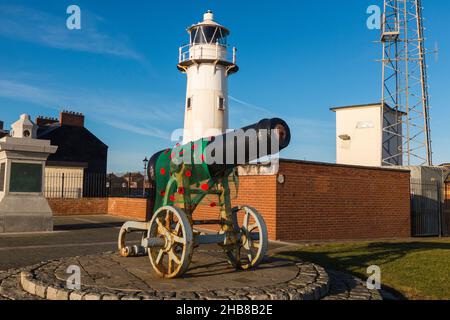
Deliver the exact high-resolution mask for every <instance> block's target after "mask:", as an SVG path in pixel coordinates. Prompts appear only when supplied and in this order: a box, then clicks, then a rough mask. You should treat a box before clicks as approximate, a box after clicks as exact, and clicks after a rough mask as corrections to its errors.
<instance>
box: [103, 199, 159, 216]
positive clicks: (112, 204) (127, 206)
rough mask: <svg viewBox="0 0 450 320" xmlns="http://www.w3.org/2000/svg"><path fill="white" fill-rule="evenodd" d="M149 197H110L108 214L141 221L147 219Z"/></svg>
mask: <svg viewBox="0 0 450 320" xmlns="http://www.w3.org/2000/svg"><path fill="white" fill-rule="evenodd" d="M149 205H150V204H149V203H148V201H147V199H138V198H137V199H134V198H108V210H107V212H108V214H110V215H113V216H123V217H128V218H130V219H135V220H139V221H145V220H146V213H147V212H148V211H149Z"/></svg>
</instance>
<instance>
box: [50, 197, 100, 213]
mask: <svg viewBox="0 0 450 320" xmlns="http://www.w3.org/2000/svg"><path fill="white" fill-rule="evenodd" d="M47 201H48V204H49V205H50V208H51V209H52V211H53V215H55V216H66V215H88V214H106V213H108V199H106V198H81V199H47Z"/></svg>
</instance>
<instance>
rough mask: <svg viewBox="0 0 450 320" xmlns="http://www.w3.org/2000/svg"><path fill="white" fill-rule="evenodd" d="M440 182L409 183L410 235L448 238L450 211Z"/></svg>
mask: <svg viewBox="0 0 450 320" xmlns="http://www.w3.org/2000/svg"><path fill="white" fill-rule="evenodd" d="M446 206H449V203H448V200H447V201H446V189H445V186H444V185H442V183H441V182H435V183H424V182H421V181H418V180H412V181H411V222H412V234H413V236H417V237H428V236H449V235H450V223H449V222H450V210H448V208H446Z"/></svg>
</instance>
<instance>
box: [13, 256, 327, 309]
mask: <svg viewBox="0 0 450 320" xmlns="http://www.w3.org/2000/svg"><path fill="white" fill-rule="evenodd" d="M197 255H198V253H197ZM203 256H204V257H206V258H208V259H210V260H213V263H212V264H211V265H213V264H215V263H217V264H220V261H214V259H211V256H208V254H203ZM82 258H84V260H83V259H82ZM117 258H118V255H117V254H116V253H105V254H102V255H92V256H85V257H78V261H80V259H82V261H85V262H84V263H82V268H83V269H84V268H85V267H86V265H87V264H88V263H91V264H92V265H91V266H90V267H91V269H90V270H93V269H95V267H96V264H99V263H100V261H103V262H102V263H105V262H104V261H105V260H106V261H108V262H109V261H111V262H115V261H116V260H117ZM145 258H146V259H147V262H148V264H149V261H148V258H147V257H145ZM70 259H74V258H64V259H58V260H53V261H49V262H45V263H41V264H39V265H35V266H31V267H28V268H26V270H22V271H21V273H20V284H21V286H22V288H23V290H24V291H25V292H26V293H28V294H29V295H31V296H35V297H36V298H40V299H47V300H319V299H322V298H324V297H325V296H327V295H328V292H329V289H330V282H329V276H328V274H327V272H326V271H325V270H324V269H323V268H322V267H320V266H318V265H315V264H312V263H306V262H296V263H294V262H291V261H286V262H288V263H287V264H281V265H277V264H276V262H277V261H279V260H277V261H275V262H274V261H269V262H266V263H265V264H263V265H262V266H261V268H258V269H256V270H253V271H242V272H239V276H240V277H241V278H242V280H245V278H248V280H249V282H251V280H252V279H253V278H255V279H263V278H264V277H265V273H267V278H269V279H270V278H271V279H272V281H269V282H267V281H268V280H267V279H266V280H265V282H266V283H264V281H262V283H263V284H264V285H262V286H260V285H258V283H252V284H250V285H248V284H247V285H245V281H243V283H244V285H241V286H240V287H236V286H228V285H226V284H227V283H228V282H229V283H231V281H228V280H227V281H223V279H222V278H224V277H226V274H225V275H223V274H220V273H219V274H213V275H211V277H212V278H208V277H207V279H206V280H203V281H206V282H208V283H210V285H211V282H212V281H213V280H211V279H214V278H217V279H216V287H215V288H214V286H213V287H209V288H208V289H207V290H202V289H200V288H196V289H197V290H195V291H193V290H192V287H191V286H189V283H188V282H187V283H186V284H185V283H184V282H181V286H177V287H176V288H173V289H172V290H168V289H165V290H161V288H164V287H159V288H157V289H156V290H155V289H154V288H152V287H150V286H149V285H148V284H146V286H147V288H142V286H141V288H139V283H146V281H145V279H144V280H142V278H144V277H137V278H138V279H136V281H135V282H131V286H130V287H123V288H117V287H120V286H119V285H115V286H114V284H111V285H106V286H105V285H100V286H99V285H98V283H96V282H94V283H90V284H87V285H83V284H82V286H81V290H79V291H77V290H68V289H67V288H66V285H65V281H64V280H63V279H61V276H60V271H58V270H60V269H61V267H62V268H65V266H66V265H67V264H71V263H72V261H71V260H70ZM119 259H125V260H123V261H127V259H136V258H119ZM200 260H201V259H200ZM86 261H89V262H86ZM128 261H132V260H128ZM135 261H137V260H135ZM133 263H135V262H133ZM120 267H122V266H120ZM193 267H194V268H193V269H195V268H196V266H195V264H194V266H193ZM272 269H274V270H275V271H273V270H272ZM283 269H285V270H286V271H287V272H286V273H287V274H289V272H290V273H291V274H292V276H289V277H288V279H286V276H283ZM271 270H272V271H271ZM292 271H295V272H294V273H292ZM90 272H92V271H90ZM124 272H125V271H124ZM126 272H128V270H126ZM247 272H248V273H247ZM270 272H276V273H278V274H280V278H279V279H280V280H279V281H278V279H276V277H274V276H273V274H271V273H270ZM148 273H149V274H150V273H151V270H150V266H149V265H148ZM230 274H231V275H233V276H234V274H235V271H233V273H231V272H230ZM67 276H68V275H67ZM99 276H100V277H101V276H102V275H99ZM133 276H134V275H133ZM202 276H203V275H202ZM92 277H95V276H92V274H91V278H92ZM195 277H196V276H192V278H191V280H189V278H188V279H187V280H182V281H192V283H195V281H200V280H197V278H195ZM198 279H200V278H198ZM225 280H226V278H225ZM107 281H109V282H110V283H113V282H114V281H120V280H119V279H118V278H116V277H115V276H114V275H112V277H111V279H107ZM157 281H158V279H156V278H151V277H150V278H149V279H147V282H149V283H150V284H153V283H155V284H157V283H156V282H157ZM160 281H161V282H164V281H166V282H171V281H172V282H173V281H176V280H163V279H161V280H160ZM82 282H83V281H82ZM101 283H103V282H101ZM157 285H158V284H157ZM157 287H158V286H157Z"/></svg>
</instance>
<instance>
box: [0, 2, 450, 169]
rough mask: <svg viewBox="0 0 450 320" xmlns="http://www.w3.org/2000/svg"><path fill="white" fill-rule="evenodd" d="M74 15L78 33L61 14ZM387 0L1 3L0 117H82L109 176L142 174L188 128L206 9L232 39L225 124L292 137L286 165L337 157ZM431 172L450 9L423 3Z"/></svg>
mask: <svg viewBox="0 0 450 320" xmlns="http://www.w3.org/2000/svg"><path fill="white" fill-rule="evenodd" d="M72 4H75V5H78V6H79V7H80V8H81V30H68V29H67V27H66V19H67V18H68V16H69V15H68V14H67V13H66V9H67V7H68V6H69V5H72ZM373 4H375V5H380V6H381V5H382V1H381V0H345V1H340V0H339V1H338V0H323V1H306V0H277V1H275V0H270V1H269V0H258V1H257V0H247V1H242V0H240V1H239V0H228V1H223V0H222V1H220V0H214V1H212V0H209V1H207V0H183V1H178V0H174V1H156V0H151V1H144V0H128V1H119V0H70V1H66V0H58V1H53V0H40V1H31V0H27V1H23V0H16V1H12V0H0V120H3V121H4V122H5V125H6V127H9V125H10V124H11V123H13V122H14V121H15V120H17V119H18V117H19V115H20V114H23V113H28V114H30V115H31V116H32V117H33V118H34V117H36V116H38V115H43V116H54V117H57V116H58V112H59V111H60V110H62V109H69V110H72V111H77V112H82V113H84V114H85V116H86V126H87V128H88V129H89V130H90V131H92V132H93V133H94V134H95V135H97V136H98V137H99V138H100V139H101V140H102V141H104V142H105V143H106V144H107V145H108V146H109V158H108V170H109V171H110V172H111V171H114V172H127V171H135V170H141V169H142V166H143V164H142V159H144V157H146V156H147V157H149V156H151V155H152V154H153V153H155V152H157V151H159V150H161V149H164V148H166V147H167V146H172V145H173V142H171V140H170V136H171V132H172V131H173V130H175V129H178V128H182V127H183V117H184V114H183V112H184V107H183V105H184V101H185V90H186V76H185V75H184V74H181V73H180V72H179V71H178V70H177V68H176V65H177V62H178V48H179V46H181V45H184V44H186V43H188V35H187V33H186V28H187V27H188V26H190V25H192V24H194V23H196V22H199V21H201V20H202V15H203V13H204V12H205V11H206V10H208V9H211V10H213V11H214V13H215V20H216V21H218V22H219V23H221V24H222V25H224V26H226V27H227V28H229V29H230V30H231V36H230V38H229V39H228V41H229V43H231V44H232V45H233V46H236V47H237V49H238V52H237V54H238V56H237V63H238V65H239V67H240V71H239V72H238V73H237V74H234V75H232V76H231V77H230V78H229V95H230V106H229V108H230V127H231V128H240V127H243V126H245V125H248V124H251V123H255V122H257V121H259V120H260V119H262V118H266V117H280V118H283V119H285V120H286V121H287V122H288V124H289V126H290V127H291V131H292V140H291V145H290V146H289V147H288V148H287V149H286V150H284V151H283V152H282V154H281V156H282V157H283V158H292V159H300V160H311V161H321V162H332V163H333V162H335V152H336V149H335V115H334V113H332V112H331V111H330V110H329V109H330V107H334V106H344V105H354V104H364V103H373V102H377V101H380V99H381V64H380V62H376V60H377V59H380V57H381V44H379V43H376V40H378V39H379V30H369V29H368V28H367V26H366V20H367V18H368V17H369V15H368V14H367V13H366V10H367V8H368V7H369V6H370V5H373ZM423 5H424V7H425V9H424V16H425V18H426V20H425V25H426V28H427V29H426V31H425V32H426V36H427V43H426V44H427V47H428V48H429V49H434V48H435V46H436V45H437V46H438V48H439V54H438V55H430V56H429V57H428V63H429V70H428V73H429V84H430V94H431V105H432V109H431V117H432V120H431V121H432V122H431V123H432V137H433V150H434V162H435V164H439V163H444V162H450V148H449V145H448V141H449V134H450V133H449V128H448V124H449V119H450V108H449V101H450V90H449V89H450V88H449V80H448V78H449V76H450V60H449V58H450V57H449V55H450V37H449V36H448V31H449V29H448V18H447V17H448V14H450V1H444V0H433V1H430V0H424V1H423Z"/></svg>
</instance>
